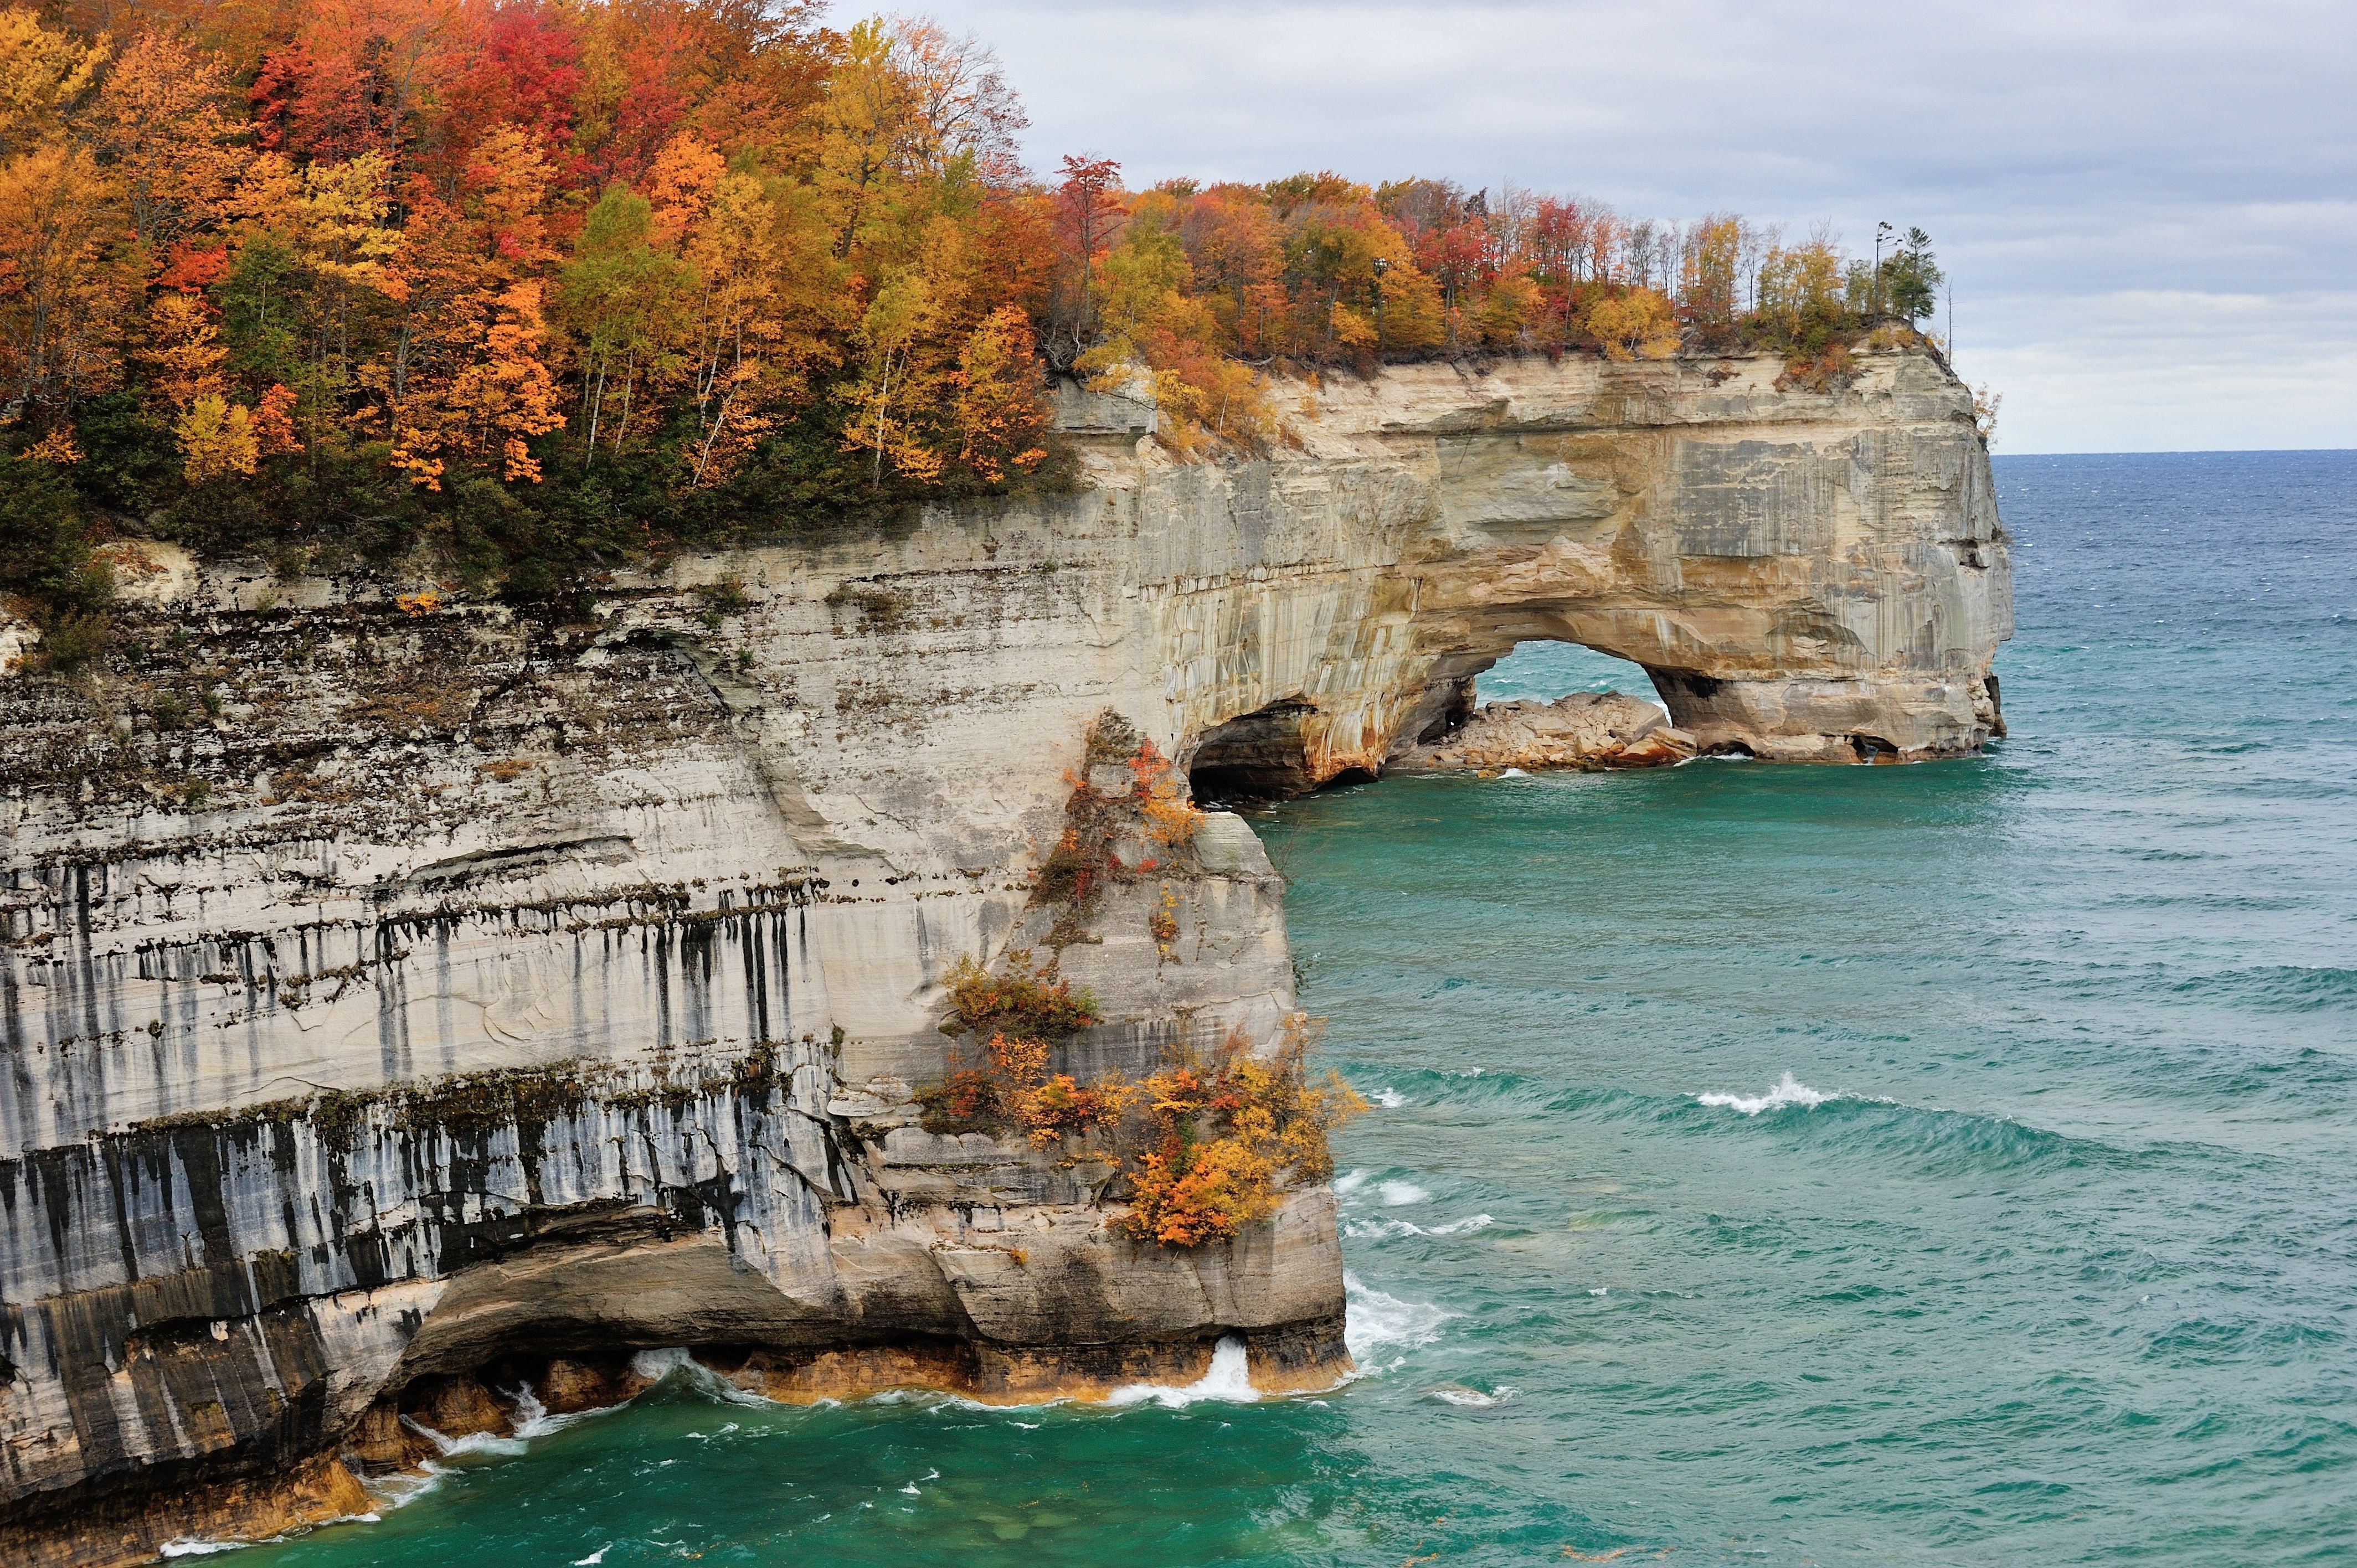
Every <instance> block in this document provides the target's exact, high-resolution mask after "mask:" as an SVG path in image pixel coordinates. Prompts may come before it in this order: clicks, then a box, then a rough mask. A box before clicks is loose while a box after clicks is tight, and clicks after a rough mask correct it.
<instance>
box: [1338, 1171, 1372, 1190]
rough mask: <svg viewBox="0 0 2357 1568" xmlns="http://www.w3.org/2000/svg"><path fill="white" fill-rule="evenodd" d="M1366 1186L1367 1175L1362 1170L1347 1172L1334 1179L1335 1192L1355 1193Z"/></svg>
mask: <svg viewBox="0 0 2357 1568" xmlns="http://www.w3.org/2000/svg"><path fill="white" fill-rule="evenodd" d="M1366 1185H1367V1173H1366V1172H1364V1171H1362V1170H1355V1169H1354V1170H1347V1171H1344V1172H1343V1173H1342V1174H1341V1175H1340V1176H1336V1177H1335V1178H1334V1190H1335V1191H1336V1192H1356V1191H1358V1190H1359V1189H1360V1188H1361V1187H1364V1186H1366Z"/></svg>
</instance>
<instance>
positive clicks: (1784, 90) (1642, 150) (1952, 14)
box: [839, 0, 2357, 451]
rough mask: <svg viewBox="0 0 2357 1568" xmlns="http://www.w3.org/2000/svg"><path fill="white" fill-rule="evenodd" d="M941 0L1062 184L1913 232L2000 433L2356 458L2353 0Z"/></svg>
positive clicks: (2038, 439)
mask: <svg viewBox="0 0 2357 1568" xmlns="http://www.w3.org/2000/svg"><path fill="white" fill-rule="evenodd" d="M925 8H926V9H927V10H928V11H929V13H930V14H931V15H932V16H937V17H939V18H940V19H941V20H942V21H943V22H945V23H947V24H949V25H951V26H952V27H956V28H958V29H960V30H964V31H971V32H973V33H974V34H976V35H977V36H979V37H981V38H984V39H985V40H986V41H988V42H989V43H991V44H992V45H993V46H995V47H996V48H997V50H998V52H999V54H1000V56H1001V57H1002V59H1004V60H1005V61H1006V66H1007V72H1008V76H1009V78H1010V79H1011V81H1013V82H1014V84H1015V85H1016V86H1017V88H1018V89H1019V90H1020V91H1022V92H1023V94H1024V96H1025V98H1026V100H1027V101H1028V104H1029V106H1030V110H1031V116H1032V120H1033V125H1032V129H1031V132H1030V134H1028V136H1027V138H1026V142H1027V145H1028V149H1029V152H1030V156H1031V158H1032V161H1033V163H1034V164H1035V166H1039V167H1041V168H1050V167H1052V166H1054V164H1055V161H1056V158H1057V156H1059V155H1060V154H1062V153H1065V152H1076V151H1082V150H1086V151H1090V152H1095V153H1102V154H1104V155H1107V156H1113V157H1117V158H1119V159H1120V160H1121V161H1122V164H1123V166H1124V169H1125V174H1126V176H1127V177H1128V178H1129V179H1130V180H1131V181H1132V182H1133V183H1145V182H1150V181H1152V180H1156V179H1159V178H1163V177H1168V176H1171V175H1178V174H1190V175H1195V176H1198V177H1209V178H1241V179H1265V178H1268V177H1273V176H1276V175H1283V174H1289V173H1292V172H1294V171H1296V170H1297V169H1303V168H1334V169H1337V170H1340V171H1341V172H1343V173H1346V174H1349V175H1351V176H1352V177H1357V178H1361V179H1367V180H1376V179H1382V178H1386V177H1399V176H1402V175H1406V174H1423V175H1431V176H1437V177H1447V178H1452V179H1457V180H1460V181H1463V182H1464V183H1466V184H1468V185H1471V186H1494V185H1496V184H1498V183H1500V182H1501V181H1511V182H1512V183H1515V184H1519V185H1527V186H1533V187H1536V188H1543V189H1552V190H1557V191H1569V192H1578V193H1581V194H1584V195H1588V196H1594V197H1598V198H1600V199H1605V200H1609V201H1610V202H1612V203H1613V204H1614V205H1615V206H1617V207H1620V209H1623V210H1624V211H1627V212H1630V213H1632V214H1635V215H1641V216H1657V217H1692V216H1696V215H1699V214H1701V213H1703V212H1706V211H1716V210H1737V211H1741V212H1744V213H1746V214H1747V215H1749V216H1750V217H1752V218H1754V219H1755V220H1761V221H1782V222H1784V223H1786V224H1787V225H1788V226H1789V227H1790V228H1792V230H1794V231H1800V230H1803V229H1805V228H1806V227H1807V226H1808V225H1809V224H1810V223H1811V222H1813V221H1814V220H1818V219H1829V220H1832V221H1833V223H1834V224H1835V227H1836V229H1838V230H1840V231H1842V232H1843V233H1845V234H1846V235H1847V236H1848V237H1849V238H1850V239H1851V241H1852V242H1854V243H1855V242H1864V241H1865V240H1867V238H1868V237H1869V236H1870V234H1871V231H1872V229H1873V225H1874V222H1875V220H1878V219H1885V218H1887V219H1889V220H1891V221H1893V222H1896V223H1899V224H1901V225H1904V224H1908V223H1920V224H1921V225H1922V226H1923V227H1924V228H1926V229H1928V230H1930V231H1932V235H1933V236H1934V237H1935V239H1936V240H1937V241H1938V243H1939V248H1940V252H1941V256H1942V259H1943V263H1945V264H1946V265H1947V266H1948V268H1949V271H1950V273H1951V274H1952V275H1953V279H1954V285H1955V291H1956V313H1957V329H1958V331H1957V335H1958V338H1959V346H1960V355H1959V365H1960V369H1962V370H1963V371H1964V373H1965V374H1966V375H1967V376H1968V377H1971V378H1972V379H1975V380H1983V379H1986V380H1987V381H1990V382H1992V383H1993V384H1995V385H1996V387H1997V388H1998V390H2000V391H2002V392H2005V393H2006V396H2007V403H2006V420H2005V426H2004V429H2003V430H2002V432H2001V439H2002V441H2003V444H2004V446H2006V448H2007V449H2009V450H2015V451H2073V450H2078V451H2085V450H2136V449H2152V448H2179V449H2183V448H2200V447H2264V446H2357V262H2352V257H2357V108H2352V105H2357V25H2352V15H2351V12H2350V8H2349V5H2348V3H2347V0H2337V3H2333V4H2298V3H2281V0H2268V3H2261V4H2247V5H2240V6H2236V7H2232V8H2229V7H2227V6H2224V5H2172V4H2153V5H2124V4H2089V5H2052V4H2048V5H2012V4H2005V5H1981V6H1976V7H1947V8H1932V7H1862V6H1843V5H1820V4H1793V5H1744V4H1738V3H1735V0H1671V3H1668V4H1654V5H1638V4H1624V3H1614V4H1596V3H1586V4H1578V3H1575V4H1547V5H1541V4H1511V3H1504V0H1480V3H1470V4H1460V5H1398V4H1394V5H1320V4H1308V3H1303V0H1262V3H1257V4H1245V3H1234V0H1197V3H1195V4H1191V5H1170V4H1167V3H1165V4H1142V3H1137V0H1086V3H1074V0H998V3H996V4H982V3H979V0H942V3H941V4H937V5H931V6H929V7H925ZM839 9H844V8H841V7H839Z"/></svg>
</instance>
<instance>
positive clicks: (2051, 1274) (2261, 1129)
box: [241, 453, 2357, 1568]
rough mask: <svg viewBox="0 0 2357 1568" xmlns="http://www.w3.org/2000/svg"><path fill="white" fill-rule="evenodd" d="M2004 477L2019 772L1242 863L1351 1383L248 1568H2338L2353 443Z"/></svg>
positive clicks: (1535, 823)
mask: <svg viewBox="0 0 2357 1568" xmlns="http://www.w3.org/2000/svg"><path fill="white" fill-rule="evenodd" d="M1997 478H1998V484H1999V488H2000V491H2001V496H2002V506H2003V510H2004V514H2005V518H2006V521H2007V526H2008V527H2009V528H2010V529H2011V530H2012V532H2014V534H2015V535H2016V538H2017V553H2016V556H2015V564H2016V585H2017V593H2018V618H2019V631H2018V636H2017V637H2016V639H2015V640H2014V641H2013V642H2012V643H2011V644H2010V645H2009V646H2008V647H2007V650H2005V652H2004V654H2003V655H2002V657H2001V658H2000V660H1999V665H1998V668H1999V670H2000V671H2001V673H2002V675H2003V677H2004V689H2005V696H2006V711H2007V718H2008V720H2009V721H2010V723H2011V725H2012V728H2013V738H2012V739H2010V740H2009V741H2007V742H2006V743H2005V744H2003V745H2002V746H1999V747H1997V748H1996V749H1995V750H1994V751H1993V752H1992V754H1991V755H1989V756H1988V757H1984V758H1980V759H1977V760H1973V761H1966V762H1955V763H1943V764H1938V765H1932V766H1924V767H1916V768H1770V767H1766V766H1760V765H1755V764H1741V763H1725V762H1705V763H1696V764H1692V765H1689V766H1687V767H1684V768H1677V769H1674V770H1667V771H1661V772H1650V773H1635V774H1625V775H1564V776H1555V777H1546V778H1535V779H1497V780H1475V779H1432V778H1426V779H1397V780H1390V781H1385V782H1383V783H1380V784H1376V785H1372V786H1367V787H1362V788H1359V789H1348V790H1343V791H1340V792H1337V793H1334V794H1330V795H1327V796H1322V797H1319V798H1317V799H1313V800H1306V801H1301V802H1297V803H1296V804H1294V805H1291V806H1288V807H1286V808H1284V809H1283V810H1282V811H1278V812H1276V813H1274V814H1273V815H1271V816H1270V817H1268V818H1266V819H1265V820H1264V821H1262V822H1261V823H1260V824H1259V825H1260V826H1261V827H1262V829H1263V832H1264V833H1265V837H1266V838H1267V839H1268V840H1269V842H1270V844H1271V848H1272V852H1273V854H1275V856H1276V858H1277V861H1278V863H1279V865H1281V867H1282V868H1283V869H1284V870H1285V871H1286V873H1287V875H1289V876H1290V877H1291V879H1292V889H1291V893H1290V895H1289V898H1290V903H1289V908H1290V916H1291V921H1292V929H1293V934H1294V941H1295V948H1296V951H1297V954H1298V956H1299V960H1300V964H1301V969H1302V974H1303V993H1304V998H1305V1001H1306V1004H1308V1006H1309V1007H1310V1008H1312V1009H1313V1010H1314V1011H1316V1012H1318V1013H1321V1014H1324V1015H1327V1016H1328V1017H1329V1019H1330V1020H1331V1023H1330V1027H1329V1034H1328V1036H1327V1043H1326V1047H1325V1054H1326V1057H1327V1058H1328V1059H1329V1061H1331V1062H1332V1063H1334V1064H1335V1065H1337V1066H1339V1067H1340V1069H1342V1070H1343V1071H1344V1072H1345V1073H1346V1074H1347V1075H1348V1076H1349V1077H1350V1078H1351V1079H1352V1081H1353V1082H1355V1083H1356V1084H1358V1085H1359V1086H1360V1088H1361V1090H1364V1091H1365V1092H1367V1093H1368V1094H1370V1095H1371V1096H1372V1097H1375V1098H1376V1099H1377V1100H1379V1101H1382V1102H1383V1104H1382V1108H1381V1109H1379V1110H1377V1111H1376V1112H1374V1113H1372V1114H1371V1115H1370V1116H1368V1117H1367V1118H1365V1119H1364V1120H1362V1121H1361V1122H1359V1123H1357V1124H1355V1125H1353V1126H1352V1127H1351V1128H1350V1129H1349V1130H1348V1131H1347V1132H1346V1133H1343V1134H1342V1136H1341V1138H1340V1141H1339V1144H1338V1148H1339V1154H1340V1165H1341V1167H1342V1169H1343V1171H1344V1173H1345V1174H1344V1176H1343V1177H1342V1179H1341V1186H1342V1187H1343V1188H1344V1192H1343V1201H1344V1205H1345V1217H1346V1218H1345V1241H1344V1246H1345V1251H1346V1252H1347V1254H1348V1256H1349V1259H1350V1263H1351V1278H1352V1282H1353V1283H1352V1313H1353V1320H1352V1336H1353V1339H1354V1342H1355V1345H1356V1348H1358V1349H1359V1351H1360V1355H1361V1362H1362V1363H1363V1364H1364V1365H1365V1366H1366V1367H1367V1368H1368V1369H1370V1372H1371V1374H1372V1375H1370V1376H1367V1377H1365V1378H1363V1379H1361V1380H1360V1381H1358V1382H1356V1383H1354V1384H1352V1385H1351V1386H1350V1387H1348V1388H1346V1389H1344V1390H1342V1391H1338V1392H1336V1393H1334V1394H1332V1395H1330V1396H1328V1397H1326V1398H1324V1399H1322V1400H1316V1401H1311V1400H1290V1401H1278V1402H1264V1403H1259V1404H1252V1405H1243V1404H1233V1403H1222V1402H1198V1403H1194V1404H1191V1405H1189V1406H1188V1407H1186V1408H1184V1409H1175V1410H1166V1409H1161V1408H1155V1407H1146V1408H1140V1409H1131V1410H1126V1411H1122V1412H1106V1411H1102V1410H1073V1409H1052V1410H1046V1411H1031V1412H985V1411H978V1410H975V1409H973V1408H971V1407H967V1406H963V1405H959V1404H956V1403H954V1402H941V1401H933V1400H913V1401H908V1402H894V1403H871V1404H867V1405H862V1406H856V1407H850V1408H843V1409H822V1410H809V1411H789V1410H778V1409H773V1408H769V1407H749V1406H738V1405H724V1404H720V1403H716V1402H715V1401H714V1399H713V1397H712V1396H710V1395H708V1394H705V1393H700V1392H698V1391H696V1390H695V1389H694V1387H693V1386H690V1385H688V1384H685V1383H673V1384H670V1385H666V1386H665V1387H664V1388H663V1389H662V1390H661V1391H658V1392H657V1393H655V1394H653V1395H651V1396H649V1397H648V1398H646V1399H643V1400H641V1401H640V1403H639V1404H638V1405H637V1406H635V1407H633V1408H631V1409H630V1410H628V1411H625V1412H619V1413H617V1414H613V1415H608V1416H604V1417H601V1418H598V1419H596V1420H593V1421H589V1422H586V1423H582V1424H579V1425H576V1426H574V1427H572V1428H570V1429H568V1430H565V1431H564V1432H561V1433H557V1434H554V1435H551V1436H548V1437H545V1438H542V1439H538V1440H536V1441H535V1442H534V1443H533V1444H532V1445H531V1446H530V1450H529V1452H528V1453H526V1454H525V1455H522V1456H519V1457H508V1458H501V1459H495V1460H489V1461H486V1462H481V1463H477V1464H470V1465H468V1466H462V1467H460V1468H459V1469H457V1471H455V1472H454V1473H453V1474H452V1475H450V1476H448V1477H445V1478H444V1479H443V1481H442V1482H441V1483H440V1484H439V1485H438V1486H437V1487H436V1488H435V1489H434V1490H433V1491H432V1492H431V1493H430V1494H429V1495H427V1496H426V1497H425V1498H424V1499H423V1500H420V1501H418V1502H415V1503H414V1504H412V1505H410V1506H409V1507H407V1508H404V1509H400V1510H398V1511H396V1512H393V1513H391V1514H390V1515H389V1516H388V1517H387V1518H386V1520H385V1521H384V1522H382V1523H380V1524H374V1525H365V1526H359V1525H355V1526H344V1527H338V1528H334V1529H330V1530H321V1531H318V1532H317V1533H315V1534H313V1535H310V1536H308V1537H306V1538H304V1539H302V1540H300V1541H294V1542H290V1543H286V1544H284V1545H277V1546H269V1547H264V1548H258V1549H255V1550H253V1551H252V1552H245V1553H242V1554H241V1557H242V1560H243V1561H245V1562H248V1563H253V1564H256V1568H259V1565H260V1564H262V1563H273V1564H276V1563H286V1564H295V1563H303V1564H339V1565H342V1564H361V1563H387V1564H391V1563H402V1564H411V1563H420V1564H422V1563H444V1562H450V1561H499V1562H511V1563H519V1564H521V1563H572V1562H575V1561H576V1560H581V1559H585V1558H587V1557H589V1556H590V1554H591V1553H593V1552H599V1551H601V1550H602V1552H603V1553H604V1555H603V1557H602V1560H601V1561H602V1562H603V1563H606V1564H608V1565H611V1568H623V1565H624V1564H633V1563H654V1562H658V1561H670V1560H672V1559H673V1558H680V1557H685V1556H689V1555H699V1556H701V1557H703V1558H705V1559H706V1560H711V1561H718V1562H727V1563H780V1564H784V1563H794V1564H803V1563H810V1564H833V1563H959V1564H992V1563H1034V1564H1053V1563H1076V1564H1077V1563H1090V1564H1094V1563H1098V1562H1100V1561H1106V1560H1110V1561H1116V1562H1137V1563H1153V1564H1166V1563H1168V1564H1178V1563H1214V1562H1231V1561H1256V1562H1269V1563H1304V1564H1308V1563H1351V1564H1368V1565H1374V1564H1383V1565H1386V1568H1389V1565H1395V1564H1399V1563H1403V1562H1405V1561H1411V1560H1414V1561H1423V1560H1426V1559H1427V1558H1431V1559H1433V1560H1435V1561H1437V1562H1438V1563H1443V1564H1456V1563H1536V1562H1550V1563H1560V1562H1566V1561H1571V1560H1575V1559H1584V1560H1587V1561H1596V1560H1598V1559H1600V1558H1603V1557H1604V1556H1606V1555H1607V1554H1610V1553H1616V1552H1618V1553H1620V1554H1621V1560H1623V1561H1628V1562H1634V1561H1640V1560H1643V1561H1652V1560H1655V1559H1656V1558H1657V1557H1660V1556H1662V1555H1663V1554H1666V1560H1667V1561H1669V1562H1670V1563H1738V1562H1740V1563H1780V1564H1781V1563H1791V1564H1803V1563H1828V1564H1831V1563H2041V1564H2059V1563H2122V1564H2128V1563H2133V1564H2136V1565H2138V1568H2152V1565H2159V1564H2196V1563H2201V1564H2208V1563H2218V1564H2245V1563H2251V1564H2261V1563H2344V1562H2357V1340H2353V1339H2352V1336H2357V454H2351V453H2322V454H2249V455H2187V456H2117V457H2014V458H2001V459H2000V460H1999V463H1998V467H1997ZM1616 673H1617V674H1618V675H1619V676H1620V677H1634V678H1635V679H1639V680H1641V677H1637V676H1635V672H1634V671H1631V670H1630V668H1629V667H1626V666H1620V667H1618V670H1617V672H1616V669H1615V667H1614V666H1612V665H1611V664H1610V663H1609V661H1606V660H1599V659H1598V658H1596V656H1593V655H1589V654H1587V653H1585V652H1584V651H1582V650H1556V649H1542V650H1526V651H1524V652H1523V653H1521V654H1518V655H1517V656H1516V657H1515V659H1514V660H1512V661H1510V663H1509V664H1508V665H1504V666H1501V667H1500V669H1499V670H1498V671H1494V672H1493V673H1492V675H1491V676H1490V677H1486V678H1485V680H1484V686H1483V689H1484V693H1485V694H1487V695H1554V694H1556V693H1560V692H1562V691H1566V690H1570V689H1572V688H1574V687H1581V686H1587V685H1590V684H1592V683H1594V682H1598V681H1603V682H1612V681H1613V680H1614V679H1615V678H1616Z"/></svg>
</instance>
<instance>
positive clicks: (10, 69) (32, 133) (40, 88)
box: [0, 8, 113, 152]
mask: <svg viewBox="0 0 2357 1568" xmlns="http://www.w3.org/2000/svg"><path fill="white" fill-rule="evenodd" d="M112 51H113V43H112V41H111V40H109V39H108V38H106V37H105V36H104V35H101V36H100V37H99V38H98V39H97V41H96V42H94V43H90V44H82V43H80V42H77V41H76V40H75V39H74V38H73V37H72V36H71V35H70V34H68V33H67V32H65V31H64V30H63V29H61V28H51V27H43V26H42V25H41V19H40V17H39V16H37V15H36V14H35V13H33V12H31V11H29V10H24V9H21V8H12V9H9V10H6V11H0V150H5V151H8V152H17V151H21V150H23V149H24V148H27V147H29V146H34V145H38V144H39V143H41V142H44V141H47V140H48V139H49V138H51V137H53V136H56V135H58V134H60V133H61V132H63V131H64V129H65V125H66V119H67V116H68V114H69V113H70V112H71V111H72V109H73V108H74V105H75V102H76V101H77V100H79V99H80V98H81V96H82V95H83V94H84V93H85V92H87V91H90V86H91V82H93V81H97V80H98V70H99V68H100V67H101V66H102V65H104V64H105V63H106V57H107V56H108V54H109V53H111V52H112Z"/></svg>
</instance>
